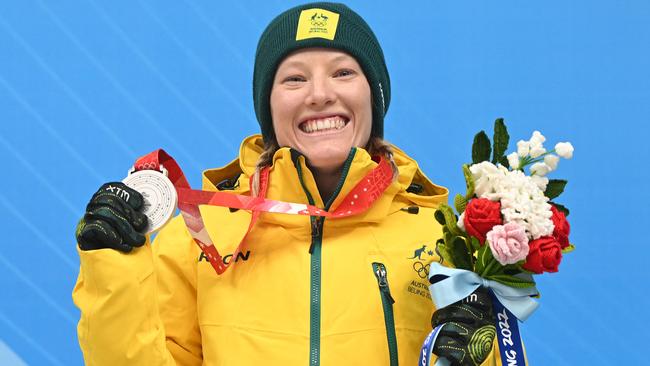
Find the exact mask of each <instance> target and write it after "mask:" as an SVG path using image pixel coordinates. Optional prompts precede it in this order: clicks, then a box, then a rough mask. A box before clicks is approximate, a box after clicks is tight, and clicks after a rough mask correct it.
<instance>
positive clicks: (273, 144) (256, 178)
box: [251, 137, 399, 196]
mask: <svg viewBox="0 0 650 366" xmlns="http://www.w3.org/2000/svg"><path fill="white" fill-rule="evenodd" d="M270 140H271V141H264V150H263V151H262V154H260V157H259V159H258V160H257V164H256V166H255V174H254V175H253V178H252V179H253V182H252V192H251V194H252V195H253V196H257V195H258V194H259V191H260V172H261V171H262V169H264V168H266V167H267V166H271V165H273V155H275V152H276V151H278V149H280V146H279V145H278V142H277V141H276V140H275V138H273V139H270ZM366 150H367V151H368V153H369V154H370V155H371V156H375V155H382V156H384V157H385V158H386V159H388V162H389V163H390V166H391V168H392V170H393V181H396V180H397V177H398V176H399V170H398V169H397V164H395V160H394V159H393V148H392V147H391V145H390V143H389V142H388V141H386V140H384V139H382V138H381V137H370V140H368V144H367V145H366Z"/></svg>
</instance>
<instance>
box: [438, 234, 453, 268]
mask: <svg viewBox="0 0 650 366" xmlns="http://www.w3.org/2000/svg"><path fill="white" fill-rule="evenodd" d="M436 252H437V253H438V255H439V256H440V257H441V258H442V261H443V263H444V262H446V263H449V264H451V265H454V263H453V262H452V260H451V254H449V249H448V248H447V245H446V244H445V241H444V239H438V241H437V242H436Z"/></svg>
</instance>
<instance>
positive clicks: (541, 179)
mask: <svg viewBox="0 0 650 366" xmlns="http://www.w3.org/2000/svg"><path fill="white" fill-rule="evenodd" d="M509 140H510V136H509V135H508V131H507V128H506V126H505V124H504V122H503V119H497V120H496V122H495V124H494V135H493V138H492V142H491V141H490V139H489V138H488V136H487V135H486V133H485V132H484V131H481V132H479V133H478V134H477V135H476V136H475V137H474V143H473V146H472V163H471V164H465V165H463V173H464V176H465V181H466V186H467V191H466V193H465V194H464V195H462V194H457V195H456V196H455V198H454V206H455V209H456V212H457V214H456V212H454V209H453V208H452V207H450V206H448V205H441V206H440V207H439V209H438V210H437V211H436V213H435V218H436V220H437V221H438V222H439V223H440V224H441V225H442V227H443V228H442V230H443V237H442V238H441V239H440V240H438V242H437V244H436V251H437V252H438V254H439V255H440V257H441V258H442V261H443V263H445V264H447V267H444V266H442V265H440V264H438V263H433V264H432V265H431V268H430V277H429V278H430V282H431V287H430V290H431V293H432V296H433V300H434V302H435V303H436V305H437V307H438V308H442V307H445V306H447V305H449V304H452V303H454V302H457V301H459V300H461V299H463V298H465V297H466V296H468V295H469V294H471V293H472V292H473V291H474V290H476V289H477V288H478V287H479V286H484V287H488V288H489V289H490V290H491V295H492V298H493V303H494V312H495V315H496V317H497V324H496V327H497V329H496V331H497V338H498V341H499V348H500V353H501V359H502V360H503V362H504V364H508V365H510V364H517V365H523V364H524V361H523V350H522V349H521V345H520V342H521V341H520V339H519V334H518V329H517V321H516V320H515V318H516V319H519V320H521V321H523V320H525V319H526V318H527V317H528V316H529V315H530V314H531V313H532V312H533V311H534V309H535V308H536V307H537V303H536V302H535V301H534V300H533V299H532V298H533V297H539V293H538V292H537V289H536V288H535V282H534V280H533V276H532V275H533V274H541V273H543V272H557V271H558V266H559V264H560V262H561V260H562V255H563V254H565V253H568V252H570V251H572V250H573V249H574V246H573V245H572V244H571V243H570V242H569V232H570V225H569V222H568V221H567V216H568V215H569V210H568V209H567V208H566V207H564V206H563V205H561V204H559V203H557V198H558V197H559V196H560V194H561V193H562V192H563V191H564V188H565V186H566V184H567V181H566V180H561V179H549V178H548V177H547V175H548V174H549V173H550V172H552V171H554V170H555V169H556V168H557V166H558V162H559V160H560V157H562V158H565V159H570V158H571V157H572V156H573V146H572V145H571V144H570V143H568V142H560V143H558V144H556V145H555V148H554V149H552V150H548V151H547V150H546V149H545V148H544V142H545V141H546V138H545V137H544V136H543V135H542V134H541V133H540V132H538V131H535V132H533V134H532V137H531V138H530V140H528V141H524V140H521V141H519V142H517V151H515V152H512V153H510V154H508V155H506V151H507V149H508V143H509ZM449 267H453V268H449ZM509 320H510V321H509ZM513 320H514V322H513ZM435 331H436V330H434V332H432V334H431V335H430V336H429V337H428V338H427V340H428V341H431V339H430V338H432V337H433V338H434V340H435V335H434V333H435ZM511 361H512V362H511ZM506 362H507V363H506Z"/></svg>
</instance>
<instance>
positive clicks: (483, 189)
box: [469, 161, 508, 197]
mask: <svg viewBox="0 0 650 366" xmlns="http://www.w3.org/2000/svg"><path fill="white" fill-rule="evenodd" d="M469 170H470V172H471V173H472V177H473V178H474V192H475V193H476V195H477V196H479V197H483V196H485V195H487V194H489V193H494V192H496V191H495V186H496V185H497V184H498V183H499V180H500V179H501V178H503V177H504V176H505V173H506V172H507V171H508V169H506V168H505V167H503V166H499V167H497V166H496V165H494V164H492V163H490V162H489V161H482V162H480V163H478V164H474V165H471V166H470V167H469Z"/></svg>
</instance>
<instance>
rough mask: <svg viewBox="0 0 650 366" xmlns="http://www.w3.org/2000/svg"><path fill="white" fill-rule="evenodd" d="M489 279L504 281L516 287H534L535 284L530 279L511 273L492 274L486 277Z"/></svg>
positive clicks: (507, 284) (503, 282) (505, 283)
mask: <svg viewBox="0 0 650 366" xmlns="http://www.w3.org/2000/svg"><path fill="white" fill-rule="evenodd" d="M486 278H487V279H488V280H492V281H496V282H499V283H502V284H504V285H506V286H510V287H514V288H528V287H533V286H535V282H534V281H528V280H525V279H523V278H519V277H517V276H510V275H492V276H488V277H486Z"/></svg>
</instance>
